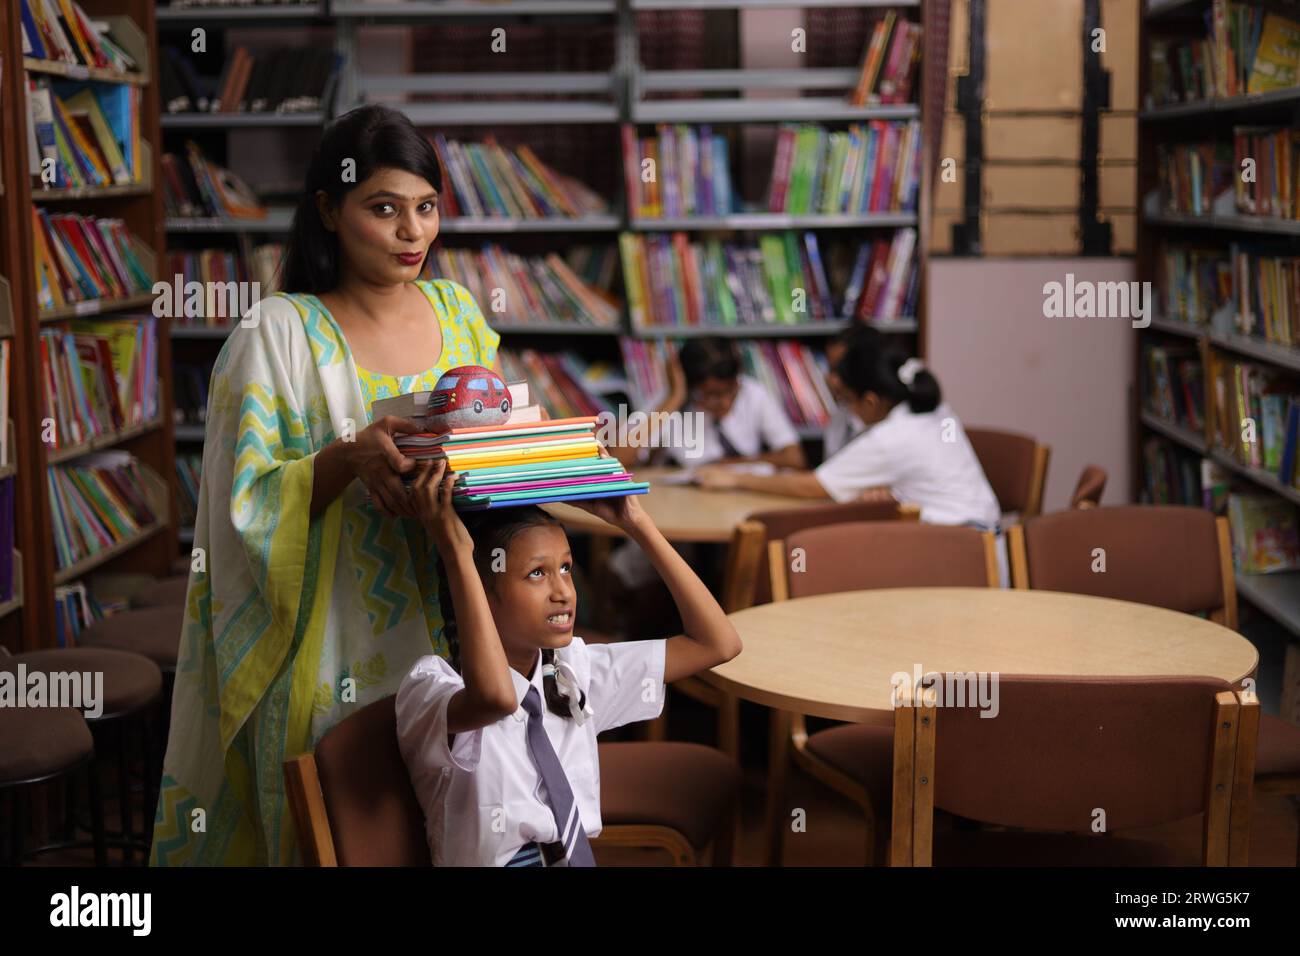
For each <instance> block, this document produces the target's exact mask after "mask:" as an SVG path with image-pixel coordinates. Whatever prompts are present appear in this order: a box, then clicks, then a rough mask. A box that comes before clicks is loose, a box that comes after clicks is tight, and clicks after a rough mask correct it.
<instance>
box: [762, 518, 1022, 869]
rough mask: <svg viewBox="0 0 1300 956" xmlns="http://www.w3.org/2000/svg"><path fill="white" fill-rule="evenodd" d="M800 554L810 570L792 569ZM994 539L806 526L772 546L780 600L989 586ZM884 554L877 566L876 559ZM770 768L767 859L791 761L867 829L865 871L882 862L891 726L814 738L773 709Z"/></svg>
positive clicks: (909, 526) (898, 526)
mask: <svg viewBox="0 0 1300 956" xmlns="http://www.w3.org/2000/svg"><path fill="white" fill-rule="evenodd" d="M796 548H798V549H801V550H802V556H801V558H802V560H803V562H804V570H803V571H800V572H798V573H792V572H790V571H789V570H788V568H789V565H790V561H789V556H790V555H791V554H793V553H794V551H795V549H796ZM996 549H997V545H996V538H995V537H994V536H993V534H991V533H989V532H986V531H976V530H975V529H974V528H962V527H953V526H949V525H935V524H917V523H912V522H888V521H858V522H852V523H849V524H837V525H826V526H824V527H820V528H808V529H805V530H802V531H797V532H795V533H794V534H791V535H790V536H789V537H788V538H787V539H786V540H785V541H779V540H774V541H770V542H769V543H768V564H769V567H770V568H771V573H772V583H771V587H772V594H773V596H774V598H775V600H778V601H783V600H786V599H787V598H800V597H811V596H813V595H816V594H829V593H833V592H837V591H865V590H874V589H877V588H900V587H992V588H995V587H997V586H998V584H999V576H998V564H997V550H996ZM873 555H875V556H878V559H876V560H872V558H871V556H873ZM770 748H771V757H770V762H769V765H768V800H769V804H768V808H769V816H768V862H769V864H771V865H773V866H775V865H779V864H780V861H781V853H782V844H783V841H784V836H785V829H786V818H785V817H784V807H783V806H782V801H783V799H784V794H785V790H786V780H787V774H788V771H789V761H790V757H791V756H793V758H794V762H795V763H796V764H797V765H798V766H799V767H800V769H802V770H804V771H805V772H807V773H809V774H810V775H812V776H813V777H815V778H817V779H818V780H820V781H822V783H824V784H826V785H827V786H829V787H830V788H831V789H833V790H835V791H836V792H838V793H840V794H842V795H844V796H845V797H848V798H849V799H850V800H852V801H853V802H854V803H855V804H857V806H858V807H859V808H860V809H861V810H862V815H863V816H864V817H865V818H866V822H867V844H866V860H867V865H871V864H872V863H874V862H876V861H877V858H878V850H879V847H878V846H877V840H876V831H877V830H878V829H879V822H878V821H888V808H889V799H890V798H889V794H890V762H891V757H890V754H891V752H892V750H893V731H892V730H891V729H890V728H889V727H878V726H870V725H866V724H842V725H840V726H837V727H831V728H829V729H827V730H821V731H817V732H816V733H813V734H809V733H808V728H807V723H806V721H805V720H804V716H803V715H802V714H790V713H785V712H782V711H775V710H774V711H773V712H772V734H771V742H770Z"/></svg>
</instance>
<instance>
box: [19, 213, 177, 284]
mask: <svg viewBox="0 0 1300 956" xmlns="http://www.w3.org/2000/svg"><path fill="white" fill-rule="evenodd" d="M32 231H33V234H34V236H35V243H34V252H35V255H34V257H33V258H34V261H35V266H36V301H37V304H38V305H39V306H40V308H42V309H55V308H61V307H63V306H66V305H69V304H72V303H77V302H84V301H88V300H93V299H118V298H125V297H127V296H132V295H140V294H143V293H146V292H149V291H150V290H151V289H152V288H153V277H152V276H150V274H149V271H148V269H146V268H145V265H144V263H145V261H147V260H148V259H149V257H151V255H152V253H150V252H149V250H148V249H147V248H146V247H145V245H144V243H143V242H142V241H141V240H140V239H139V238H138V237H137V236H135V235H134V234H133V233H132V232H131V231H130V230H129V229H127V227H126V224H125V223H124V222H123V221H122V220H121V219H106V218H102V217H99V216H80V215H77V214H76V213H51V212H47V211H46V210H45V209H42V208H40V207H38V206H35V205H33V206H32Z"/></svg>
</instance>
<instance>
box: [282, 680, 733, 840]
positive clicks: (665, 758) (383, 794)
mask: <svg viewBox="0 0 1300 956" xmlns="http://www.w3.org/2000/svg"><path fill="white" fill-rule="evenodd" d="M395 701H396V698H394V697H386V698H384V699H383V700H380V701H376V702H375V703H373V704H369V705H367V706H366V707H363V708H362V709H361V710H359V711H357V712H356V713H355V714H353V715H352V716H350V717H348V718H347V719H345V720H343V721H341V722H340V723H339V724H337V725H336V726H335V727H333V728H331V729H330V730H329V731H328V732H327V733H326V734H325V736H324V737H322V738H321V739H320V742H319V743H318V744H317V745H316V750H315V752H314V753H307V754H302V755H301V756H298V757H294V758H291V759H290V760H287V761H285V765H284V773H285V784H286V789H287V793H288V797H289V805H290V808H291V810H292V812H293V818H294V823H295V825H296V826H297V828H298V846H299V850H300V852H301V854H302V859H303V862H304V863H305V864H307V865H308V866H429V865H430V862H431V860H430V856H429V847H428V843H427V842H426V838H425V832H424V814H423V812H422V811H421V809H420V804H419V802H418V800H417V799H416V796H415V791H414V789H413V788H412V787H411V779H410V776H409V774H408V773H407V769H406V763H405V761H403V759H402V754H401V751H400V749H399V748H398V743H397V716H396V712H395V710H394V704H395ZM599 749H600V766H601V774H600V776H601V790H600V796H601V808H600V812H601V818H602V822H603V824H604V829H603V830H602V831H601V835H600V836H599V837H597V838H596V839H594V840H593V841H592V844H593V846H595V847H597V848H599V847H600V846H602V845H612V846H624V847H627V846H631V847H653V848H657V849H664V850H667V851H668V852H669V853H671V854H672V856H673V860H674V862H675V863H677V864H680V865H693V864H694V863H695V861H696V860H697V859H698V858H699V856H700V855H701V854H702V853H703V852H704V851H705V850H706V849H707V848H708V846H709V845H710V843H712V850H713V852H712V857H713V863H714V864H715V865H727V864H729V863H730V862H731V833H732V831H733V829H734V827H733V826H732V823H731V819H732V815H733V814H734V812H735V807H736V801H737V797H738V793H739V789H740V769H739V767H738V766H737V765H736V764H735V762H734V761H731V760H729V759H728V758H727V757H725V756H723V755H722V754H720V753H718V752H717V751H716V750H714V749H712V748H711V747H703V746H700V745H699V744H680V743H625V744H601V745H600V748H599Z"/></svg>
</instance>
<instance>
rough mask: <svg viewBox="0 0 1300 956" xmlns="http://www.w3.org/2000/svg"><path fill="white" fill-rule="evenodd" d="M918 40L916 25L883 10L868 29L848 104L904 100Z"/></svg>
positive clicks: (908, 92)
mask: <svg viewBox="0 0 1300 956" xmlns="http://www.w3.org/2000/svg"><path fill="white" fill-rule="evenodd" d="M920 40H921V26H920V24H917V23H913V22H911V21H910V20H906V19H903V18H901V17H899V16H898V14H897V12H896V11H894V10H887V11H885V14H884V16H883V17H882V18H881V19H879V20H877V21H876V23H875V25H874V26H873V27H872V29H871V36H870V37H869V38H868V40H867V45H866V49H865V50H864V51H863V54H862V67H861V69H860V70H859V71H858V78H857V81H856V83H855V84H854V87H853V92H852V93H850V94H849V103H850V104H852V105H853V106H866V105H867V104H875V103H906V102H908V99H909V97H910V96H911V91H912V83H913V80H914V78H915V74H916V65H917V63H918V61H919V59H920V54H921V43H920Z"/></svg>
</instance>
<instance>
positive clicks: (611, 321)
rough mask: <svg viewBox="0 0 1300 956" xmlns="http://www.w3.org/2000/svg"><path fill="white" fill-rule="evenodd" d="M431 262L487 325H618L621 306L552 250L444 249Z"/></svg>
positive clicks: (433, 270)
mask: <svg viewBox="0 0 1300 956" xmlns="http://www.w3.org/2000/svg"><path fill="white" fill-rule="evenodd" d="M427 263H428V264H427V266H426V268H427V270H428V272H429V274H430V275H431V276H433V277H436V278H443V279H452V280H454V281H456V282H459V283H460V284H461V285H463V286H465V288H467V289H468V290H469V292H470V294H471V295H472V296H473V297H474V301H476V302H478V303H479V306H480V308H482V309H483V310H484V313H485V314H486V315H487V316H488V319H489V322H491V321H493V320H494V319H500V320H503V321H508V322H518V323H520V324H528V323H530V322H531V323H549V322H570V323H573V324H575V325H595V326H613V325H617V324H618V318H619V304H618V302H617V301H616V300H615V299H613V298H612V297H611V296H609V295H608V294H606V293H604V292H602V291H601V290H600V289H597V288H594V287H593V286H590V285H588V284H587V283H586V282H584V281H583V280H582V279H580V278H579V277H578V276H577V274H576V273H574V271H573V269H572V268H570V266H569V264H568V263H567V262H566V261H565V260H564V259H563V258H562V257H561V256H560V255H559V254H557V253H554V252H551V253H548V254H547V255H545V256H521V255H517V254H515V253H513V252H510V251H508V250H506V249H504V248H503V247H501V246H499V245H496V244H495V243H486V244H484V245H483V247H482V248H481V249H479V250H477V251H475V250H473V249H449V248H447V247H445V246H442V247H439V248H437V249H435V250H434V251H432V252H431V253H430V254H429V256H428V259H427Z"/></svg>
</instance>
